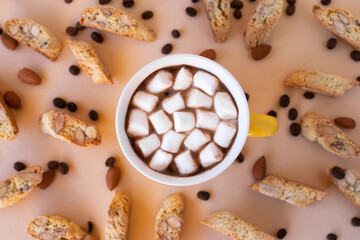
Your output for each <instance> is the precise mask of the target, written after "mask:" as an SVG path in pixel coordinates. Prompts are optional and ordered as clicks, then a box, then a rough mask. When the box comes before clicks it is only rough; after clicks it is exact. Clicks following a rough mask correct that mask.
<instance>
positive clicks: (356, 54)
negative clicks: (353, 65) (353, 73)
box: [350, 50, 360, 62]
mask: <svg viewBox="0 0 360 240" xmlns="http://www.w3.org/2000/svg"><path fill="white" fill-rule="evenodd" d="M350 56H351V58H352V59H353V60H354V61H356V62H358V61H360V52H359V51H357V50H354V51H352V52H351V53H350Z"/></svg>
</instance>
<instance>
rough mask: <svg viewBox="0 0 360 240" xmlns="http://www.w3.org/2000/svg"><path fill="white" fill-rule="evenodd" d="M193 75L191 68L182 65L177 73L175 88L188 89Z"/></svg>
mask: <svg viewBox="0 0 360 240" xmlns="http://www.w3.org/2000/svg"><path fill="white" fill-rule="evenodd" d="M192 79H193V75H192V73H191V72H190V70H189V69H187V68H184V67H182V68H181V69H180V71H179V72H178V74H177V75H176V79H175V83H174V89H175V90H185V89H188V88H189V87H190V86H191V84H192Z"/></svg>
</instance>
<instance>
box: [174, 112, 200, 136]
mask: <svg viewBox="0 0 360 240" xmlns="http://www.w3.org/2000/svg"><path fill="white" fill-rule="evenodd" d="M173 117H174V125H175V131H177V132H186V131H190V130H191V129H193V128H194V127H195V117H194V114H192V113H191V112H175V113H174V116H173Z"/></svg>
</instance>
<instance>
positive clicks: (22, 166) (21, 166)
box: [14, 162, 26, 172]
mask: <svg viewBox="0 0 360 240" xmlns="http://www.w3.org/2000/svg"><path fill="white" fill-rule="evenodd" d="M14 168H15V170H16V171H18V172H20V171H22V170H24V169H25V168H26V166H25V164H23V163H22V162H15V163H14Z"/></svg>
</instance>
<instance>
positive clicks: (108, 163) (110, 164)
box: [105, 157, 116, 168]
mask: <svg viewBox="0 0 360 240" xmlns="http://www.w3.org/2000/svg"><path fill="white" fill-rule="evenodd" d="M115 162H116V159H115V158H114V157H109V158H108V159H106V161H105V165H106V166H107V167H110V168H111V167H113V166H114V165H115Z"/></svg>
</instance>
